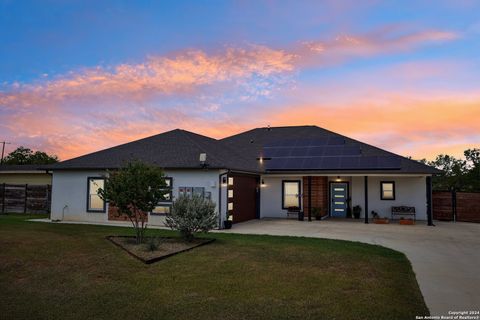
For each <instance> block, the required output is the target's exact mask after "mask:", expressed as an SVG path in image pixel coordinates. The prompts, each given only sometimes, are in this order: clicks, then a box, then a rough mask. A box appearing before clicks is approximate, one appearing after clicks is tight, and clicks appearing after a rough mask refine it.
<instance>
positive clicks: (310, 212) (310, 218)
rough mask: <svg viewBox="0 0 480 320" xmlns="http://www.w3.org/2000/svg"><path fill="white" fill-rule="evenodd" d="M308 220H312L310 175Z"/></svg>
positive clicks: (309, 180) (309, 181) (310, 177)
mask: <svg viewBox="0 0 480 320" xmlns="http://www.w3.org/2000/svg"><path fill="white" fill-rule="evenodd" d="M308 221H312V176H308Z"/></svg>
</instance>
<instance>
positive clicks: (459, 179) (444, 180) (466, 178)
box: [420, 148, 480, 192]
mask: <svg viewBox="0 0 480 320" xmlns="http://www.w3.org/2000/svg"><path fill="white" fill-rule="evenodd" d="M463 155H464V158H456V157H454V156H450V155H447V154H439V155H438V156H437V157H436V158H435V160H432V161H427V160H426V159H422V160H420V162H422V163H424V164H427V165H429V166H432V167H435V168H437V169H439V170H442V171H443V173H442V174H441V175H437V176H434V177H433V179H432V183H433V190H438V191H445V190H456V191H467V192H478V191H480V149H478V148H474V149H467V150H465V151H464V152H463Z"/></svg>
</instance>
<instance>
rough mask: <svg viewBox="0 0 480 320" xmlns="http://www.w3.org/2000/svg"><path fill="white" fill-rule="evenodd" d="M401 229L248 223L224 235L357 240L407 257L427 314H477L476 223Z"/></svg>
mask: <svg viewBox="0 0 480 320" xmlns="http://www.w3.org/2000/svg"><path fill="white" fill-rule="evenodd" d="M435 224H436V227H428V226H427V225H424V224H417V225H415V226H401V225H398V224H390V225H376V224H368V225H366V224H364V223H361V222H352V221H334V220H324V221H312V222H306V221H304V222H302V221H295V220H285V219H262V220H251V221H248V222H243V223H239V224H235V225H234V226H233V228H232V229H230V230H225V231H222V232H231V233H244V234H268V235H284V236H301V237H314V238H328V239H341V240H351V241H360V242H365V243H370V244H378V245H382V246H385V247H388V248H391V249H394V250H398V251H401V252H403V253H405V255H406V256H407V257H408V259H409V260H410V261H411V263H412V266H413V270H414V272H415V274H416V276H417V280H418V283H419V285H420V290H421V291H422V293H423V296H424V298H425V302H426V304H427V306H428V308H429V309H430V313H431V315H447V314H448V311H466V310H479V309H480V224H473V223H461V222H457V223H448V222H437V221H436V222H435Z"/></svg>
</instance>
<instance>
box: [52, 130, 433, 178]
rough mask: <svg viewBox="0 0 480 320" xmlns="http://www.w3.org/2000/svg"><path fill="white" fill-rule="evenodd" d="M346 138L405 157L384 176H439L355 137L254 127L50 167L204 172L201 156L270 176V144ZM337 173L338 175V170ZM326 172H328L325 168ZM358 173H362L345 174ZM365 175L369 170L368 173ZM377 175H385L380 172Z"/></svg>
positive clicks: (186, 135) (188, 135)
mask: <svg viewBox="0 0 480 320" xmlns="http://www.w3.org/2000/svg"><path fill="white" fill-rule="evenodd" d="M329 137H342V138H344V139H345V144H346V145H357V146H359V147H360V148H361V153H362V155H365V156H390V157H391V156H393V157H398V159H400V163H401V168H400V169H399V170H398V169H397V170H390V171H389V170H382V172H395V173H404V174H407V173H414V174H416V173H418V174H437V173H440V171H438V170H437V169H435V168H432V167H430V166H426V165H424V164H421V163H419V162H417V161H413V160H410V159H407V158H404V157H401V156H399V155H396V154H393V153H391V152H388V151H385V150H382V149H379V148H377V147H374V146H371V145H368V144H365V143H362V142H359V141H357V140H353V139H350V138H348V137H345V136H342V135H339V134H337V133H334V132H331V131H328V130H325V129H322V128H319V127H317V126H292V127H272V128H257V129H252V130H249V131H246V132H243V133H240V134H237V135H233V136H230V137H227V138H224V139H221V140H215V139H212V138H209V137H206V136H202V135H199V134H196V133H193V132H189V131H185V130H181V129H176V130H172V131H168V132H165V133H162V134H158V135H155V136H152V137H148V138H144V139H141V140H137V141H133V142H129V143H126V144H122V145H119V146H116V147H113V148H109V149H105V150H101V151H97V152H94V153H90V154H87V155H84V156H81V157H78V158H74V159H70V160H66V161H63V162H60V163H57V164H54V165H51V166H50V168H51V169H53V170H60V169H61V170H63V169H114V168H119V167H121V166H123V165H124V164H125V163H126V162H128V161H131V160H141V161H144V162H147V163H150V164H153V165H158V166H160V167H162V168H166V169H198V168H201V166H200V162H199V155H200V153H206V154H207V163H208V166H209V168H216V169H231V170H238V171H247V172H256V173H261V172H265V168H264V167H263V165H262V164H260V163H259V161H258V160H257V159H258V157H260V156H262V152H263V147H264V145H265V144H268V143H271V142H275V141H282V140H286V139H306V138H318V139H323V138H329ZM338 171H339V170H335V171H332V172H338ZM322 172H327V171H325V170H323V171H322ZM342 172H343V173H353V172H361V171H352V170H350V171H342ZM362 172H364V171H362ZM376 172H377V173H378V172H379V171H376Z"/></svg>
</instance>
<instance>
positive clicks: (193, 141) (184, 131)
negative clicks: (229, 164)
mask: <svg viewBox="0 0 480 320" xmlns="http://www.w3.org/2000/svg"><path fill="white" fill-rule="evenodd" d="M178 130H180V132H181V133H182V134H183V135H184V136H185V137H186V138H187V139H188V140H190V141H191V142H192V143H193V144H194V145H195V146H197V148H198V149H200V152H203V150H204V147H202V146H201V145H200V144H199V143H198V142H196V141H195V140H193V139H192V138H191V137H190V136H189V135H188V134H187V132H188V133H190V134H192V133H193V132H190V131H187V130H183V129H178ZM196 135H197V136H199V137H205V138H209V137H206V136H202V135H201V134H196ZM209 139H211V140H213V141H216V142H219V141H218V140H216V139H212V138H209ZM205 153H207V150H205ZM210 156H211V157H212V158H213V159H215V160H217V161H218V162H219V163H221V164H223V165H224V166H226V164H225V163H224V162H225V161H222V160H221V159H218V157H216V156H215V154H212V153H211V154H210ZM207 157H208V154H207Z"/></svg>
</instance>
